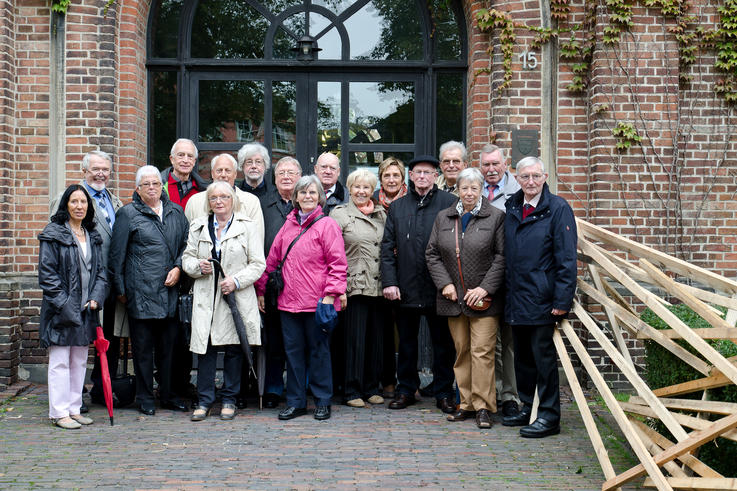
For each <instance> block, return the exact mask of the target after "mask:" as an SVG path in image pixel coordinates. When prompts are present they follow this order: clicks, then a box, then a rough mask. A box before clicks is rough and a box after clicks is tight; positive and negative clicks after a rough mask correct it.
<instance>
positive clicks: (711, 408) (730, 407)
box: [627, 396, 737, 415]
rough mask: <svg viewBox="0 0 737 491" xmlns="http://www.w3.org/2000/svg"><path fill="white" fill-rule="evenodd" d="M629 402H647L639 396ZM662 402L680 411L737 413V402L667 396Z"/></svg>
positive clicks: (633, 397)
mask: <svg viewBox="0 0 737 491" xmlns="http://www.w3.org/2000/svg"><path fill="white" fill-rule="evenodd" d="M627 402H630V403H632V404H647V403H646V402H645V399H643V398H641V397H639V396H632V397H630V400H629V401H627ZM660 402H662V403H663V405H664V406H665V407H667V408H670V409H677V410H679V411H694V412H704V413H712V414H722V415H726V414H733V413H737V403H735V402H724V401H701V400H698V399H671V398H667V397H662V398H661V399H660Z"/></svg>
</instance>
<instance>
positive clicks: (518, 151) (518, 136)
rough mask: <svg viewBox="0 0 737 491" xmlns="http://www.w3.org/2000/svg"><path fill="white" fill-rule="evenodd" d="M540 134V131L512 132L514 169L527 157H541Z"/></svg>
mask: <svg viewBox="0 0 737 491" xmlns="http://www.w3.org/2000/svg"><path fill="white" fill-rule="evenodd" d="M539 140H540V132H539V131H538V130H512V168H517V162H519V161H520V160H522V159H523V158H525V157H539V156H540V149H539V146H538V145H539V143H538V142H539Z"/></svg>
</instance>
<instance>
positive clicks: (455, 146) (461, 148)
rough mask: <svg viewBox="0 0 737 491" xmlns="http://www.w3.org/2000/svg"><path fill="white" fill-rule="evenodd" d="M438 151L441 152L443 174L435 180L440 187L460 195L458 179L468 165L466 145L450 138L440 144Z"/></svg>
mask: <svg viewBox="0 0 737 491" xmlns="http://www.w3.org/2000/svg"><path fill="white" fill-rule="evenodd" d="M438 153H439V154H440V170H441V171H442V172H443V174H442V175H441V176H439V177H438V178H437V179H436V180H435V184H437V185H438V189H442V190H443V191H447V192H449V193H453V194H455V195H456V196H458V189H457V188H456V179H458V173H459V172H461V171H462V170H463V169H465V168H466V166H467V162H468V154H467V153H466V146H465V145H464V144H463V143H461V142H457V141H454V140H450V141H447V142H445V143H443V144H442V145H440V152H438Z"/></svg>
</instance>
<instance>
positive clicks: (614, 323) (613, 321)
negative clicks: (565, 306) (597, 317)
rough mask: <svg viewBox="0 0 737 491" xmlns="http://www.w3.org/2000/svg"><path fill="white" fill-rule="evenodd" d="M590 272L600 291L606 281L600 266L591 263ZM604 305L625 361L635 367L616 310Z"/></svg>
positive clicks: (610, 326) (610, 327)
mask: <svg viewBox="0 0 737 491" xmlns="http://www.w3.org/2000/svg"><path fill="white" fill-rule="evenodd" d="M589 273H590V274H591V279H592V280H594V285H595V286H596V289H597V290H599V291H603V290H604V282H603V281H602V279H601V276H599V270H598V268H596V267H595V266H593V265H590V266H589ZM603 307H604V312H605V313H606V316H607V319H608V320H609V329H610V330H611V331H612V335H613V336H614V340H615V341H616V342H617V347H618V348H619V352H620V353H621V354H622V356H624V359H625V361H626V362H627V363H628V364H629V365H630V366H631V367H633V368H634V366H635V362H633V361H632V357H631V356H630V350H629V349H628V348H627V343H626V342H625V340H624V336H623V335H622V328H621V327H619V323H618V322H617V317H616V316H615V315H614V311H613V310H612V309H611V308H610V307H608V306H606V305H604V306H603Z"/></svg>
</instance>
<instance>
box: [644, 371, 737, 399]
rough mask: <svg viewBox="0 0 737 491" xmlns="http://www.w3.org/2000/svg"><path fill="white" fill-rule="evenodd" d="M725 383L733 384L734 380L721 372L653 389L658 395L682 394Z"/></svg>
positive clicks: (714, 387)
mask: <svg viewBox="0 0 737 491" xmlns="http://www.w3.org/2000/svg"><path fill="white" fill-rule="evenodd" d="M725 385H732V381H731V380H729V379H728V378H727V377H725V376H724V375H722V374H721V373H720V374H717V375H711V376H709V377H704V378H699V379H696V380H690V381H688V382H683V383H680V384H675V385H669V386H668V387H661V388H660V389H655V390H653V394H655V395H656V396H658V397H669V396H680V395H683V394H690V393H691V392H696V391H699V390H707V389H716V388H717V387H724V386H725Z"/></svg>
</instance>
